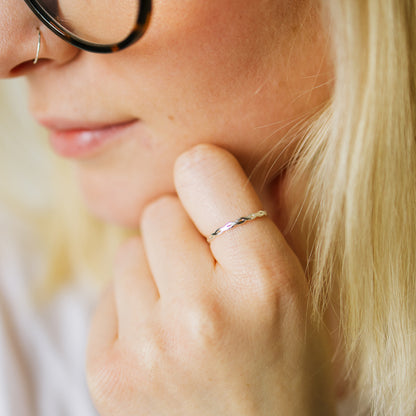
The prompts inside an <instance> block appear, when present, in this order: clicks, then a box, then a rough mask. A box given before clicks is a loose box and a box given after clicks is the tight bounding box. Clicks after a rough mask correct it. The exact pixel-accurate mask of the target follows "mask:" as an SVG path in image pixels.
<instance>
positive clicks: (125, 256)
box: [114, 237, 159, 337]
mask: <svg viewBox="0 0 416 416" xmlns="http://www.w3.org/2000/svg"><path fill="white" fill-rule="evenodd" d="M114 288H115V303H116V307H117V314H118V322H119V336H120V337H123V336H125V335H127V334H128V335H129V336H134V335H135V334H136V332H137V331H138V330H139V329H140V324H141V322H143V321H144V320H145V319H147V318H148V316H149V314H151V313H152V312H153V311H154V308H155V304H156V302H157V301H158V299H159V292H158V288H157V286H156V284H155V281H154V280H153V277H152V274H151V272H150V269H149V266H148V263H147V259H146V256H145V252H144V248H143V243H142V241H141V239H140V238H138V237H137V238H132V239H130V240H129V241H127V242H126V243H124V244H123V245H122V246H121V247H120V249H119V251H118V253H117V259H116V264H115V278H114Z"/></svg>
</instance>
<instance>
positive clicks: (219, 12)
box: [79, 0, 330, 226]
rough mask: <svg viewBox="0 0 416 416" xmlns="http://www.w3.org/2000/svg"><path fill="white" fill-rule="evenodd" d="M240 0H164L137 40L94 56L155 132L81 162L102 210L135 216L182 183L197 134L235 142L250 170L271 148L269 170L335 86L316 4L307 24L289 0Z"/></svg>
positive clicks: (122, 99)
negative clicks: (177, 165) (181, 168)
mask: <svg viewBox="0 0 416 416" xmlns="http://www.w3.org/2000/svg"><path fill="white" fill-rule="evenodd" d="M241 3H242V2H241V0H238V1H236V0H228V1H227V2H226V4H225V5H224V3H223V2H222V3H221V4H220V3H219V2H218V1H210V2H202V3H201V2H196V1H190V0H189V1H180V2H177V4H176V2H175V3H173V2H170V1H159V2H157V1H156V2H155V15H154V21H153V22H152V25H151V29H149V33H148V34H146V36H145V38H143V41H141V42H139V43H138V46H137V49H134V48H132V49H131V50H129V49H128V50H126V51H124V52H121V53H120V54H116V55H114V56H113V57H105V59H104V57H103V58H102V61H101V63H102V65H96V66H97V67H98V68H99V71H101V72H100V77H99V78H101V79H103V77H105V79H113V80H114V82H113V83H109V84H112V87H111V88H115V87H114V85H116V86H117V89H116V90H114V91H112V93H107V98H111V99H113V97H119V100H118V102H117V103H116V104H117V106H118V108H119V109H123V111H124V112H126V113H129V114H135V115H136V116H137V117H138V118H140V119H142V120H143V122H144V123H145V124H146V126H147V127H148V128H149V130H151V132H152V136H153V140H152V143H151V145H150V146H141V145H140V143H139V141H137V140H135V138H134V137H131V138H128V140H127V142H128V143H130V144H129V145H126V146H120V148H117V149H112V150H111V152H107V154H106V157H105V159H104V158H103V159H102V160H101V161H94V162H93V163H90V162H88V163H85V164H80V167H79V173H80V175H79V176H80V182H81V186H82V188H83V190H84V194H85V197H86V199H87V202H88V204H89V206H90V208H91V210H92V211H94V212H95V213H96V214H97V215H99V216H101V217H103V218H104V219H106V220H109V221H112V222H117V223H120V224H123V225H128V226H137V224H138V220H139V218H140V214H141V212H142V210H143V208H144V206H145V205H146V204H147V203H149V202H150V201H151V200H152V199H154V198H156V197H158V196H160V195H162V194H164V193H172V192H174V187H173V180H172V168H173V164H174V161H175V159H176V158H177V156H179V154H181V153H182V152H183V151H185V150H186V149H188V148H189V147H191V146H193V145H195V144H198V143H204V142H205V143H213V144H217V145H219V146H221V147H224V148H226V149H227V150H230V151H231V152H232V153H233V154H234V155H235V156H236V157H237V159H238V160H239V161H240V163H241V164H242V165H243V167H244V168H245V170H246V171H247V173H250V172H251V171H252V169H253V167H254V166H256V165H257V164H258V163H259V162H260V161H261V160H262V159H263V157H264V155H265V154H268V153H270V152H272V153H271V156H270V157H269V158H267V160H266V163H265V162H264V160H263V170H266V171H267V170H268V166H266V165H267V163H269V164H270V166H272V168H271V170H270V176H271V177H272V176H273V175H274V174H275V172H277V171H279V169H281V167H282V166H283V165H284V164H285V163H286V161H287V159H288V157H290V151H288V149H289V150H290V147H288V140H289V139H285V134H286V133H287V132H288V131H289V130H290V127H291V126H293V124H294V123H295V122H296V121H299V118H300V117H305V114H310V113H311V111H316V107H317V106H318V105H320V104H322V103H323V102H324V101H325V100H327V99H328V97H329V95H330V86H329V84H327V85H326V86H325V87H321V88H314V87H316V86H317V85H321V84H324V83H325V82H326V81H328V79H329V77H330V70H329V65H328V63H327V60H326V55H325V54H326V51H325V34H324V33H322V31H321V29H320V27H319V25H318V24H317V21H318V18H317V16H313V15H312V14H311V13H309V15H308V17H304V16H303V17H302V16H301V14H299V16H298V17H297V19H301V18H302V19H303V21H304V22H306V23H304V24H305V26H308V27H309V28H310V31H309V32H308V33H301V32H299V30H298V26H297V25H296V24H295V23H296V20H295V19H294V17H293V16H292V15H290V13H289V12H288V10H287V9H288V6H287V4H286V2H285V1H275V0H273V1H272V0H270V1H268V0H263V1H259V2H258V3H257V2H256V4H254V3H255V2H247V3H248V4H247V5H246V7H245V8H244V10H242V9H241ZM292 3H296V4H297V2H292ZM157 5H159V7H156V6H157ZM184 5H188V6H189V7H184ZM221 5H222V6H221ZM259 5H262V6H265V5H268V6H270V5H273V7H271V6H270V7H267V8H266V7H264V8H263V9H262V8H261V7H259ZM293 7H294V6H293ZM284 8H286V9H285V10H286V15H285V16H284V17H282V16H280V15H279V13H281V12H282V10H283V9H284ZM270 10H271V12H270ZM168 11H169V13H167V12H168ZM308 11H309V12H310V8H308ZM162 12H164V13H162ZM267 12H268V13H267ZM167 16H169V19H168V17H167ZM305 19H306V20H305ZM308 19H309V20H308ZM172 20H173V21H177V22H178V24H177V25H173V24H172ZM275 21H276V22H279V21H280V22H281V24H280V25H277V24H275V23H274V22H275ZM230 22H232V24H230ZM282 22H283V23H282ZM275 26H279V27H278V29H276V28H275ZM271 33H272V35H271ZM277 35H279V36H277ZM139 48H140V49H139ZM91 59H92V58H91ZM94 59H96V60H95V61H94V62H95V63H97V59H98V58H96V57H94ZM132 62H135V64H134V66H132V64H131V63H132ZM120 91H122V94H121V93H120ZM120 94H121V95H120ZM314 109H315V110H314ZM292 144H293V145H294V143H292ZM272 149H273V150H272ZM284 150H286V152H284ZM280 154H282V155H283V156H282V157H279V158H277V157H276V155H280ZM276 160H277V162H276ZM261 182H262V179H260V180H259V183H260V184H261ZM259 187H260V185H259Z"/></svg>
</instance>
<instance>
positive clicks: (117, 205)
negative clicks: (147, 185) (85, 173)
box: [80, 183, 145, 228]
mask: <svg viewBox="0 0 416 416" xmlns="http://www.w3.org/2000/svg"><path fill="white" fill-rule="evenodd" d="M88 185H90V184H88V183H87V184H86V183H81V184H80V189H81V195H82V198H83V200H84V203H85V205H86V208H87V210H88V211H89V212H90V213H91V214H92V215H93V216H95V217H97V218H98V219H100V220H102V221H104V222H106V223H110V224H114V225H117V226H120V227H124V228H138V227H139V224H140V217H141V214H142V212H143V209H144V207H145V200H144V198H143V195H142V194H141V193H140V192H135V193H133V192H129V190H125V189H123V188H119V189H112V188H111V187H99V188H97V187H94V186H88Z"/></svg>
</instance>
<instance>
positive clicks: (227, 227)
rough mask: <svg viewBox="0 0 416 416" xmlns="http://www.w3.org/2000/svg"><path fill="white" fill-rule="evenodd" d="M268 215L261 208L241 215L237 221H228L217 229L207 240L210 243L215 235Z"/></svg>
mask: <svg viewBox="0 0 416 416" xmlns="http://www.w3.org/2000/svg"><path fill="white" fill-rule="evenodd" d="M266 215H267V212H266V211H264V210H260V211H257V212H255V213H254V214H250V215H247V216H246V217H240V218H238V219H237V220H235V221H231V222H227V224H225V225H224V226H223V227H221V228H218V229H216V230H215V231H214V232H213V233H212V234H211V235H210V236H209V237H208V238H207V241H208V243H210V242H211V241H212V240H213V239H214V238H215V237H218V236H219V235H221V234H222V233H225V232H226V231H228V230H231V228H234V227H236V226H237V225H241V224H244V223H246V222H247V221H252V220H255V219H256V218H261V217H265V216H266Z"/></svg>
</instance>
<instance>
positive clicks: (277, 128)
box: [0, 0, 416, 415]
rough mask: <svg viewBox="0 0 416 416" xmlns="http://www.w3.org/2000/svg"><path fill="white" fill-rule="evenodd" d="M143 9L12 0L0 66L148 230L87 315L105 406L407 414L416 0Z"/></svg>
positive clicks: (105, 199)
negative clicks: (18, 79)
mask: <svg viewBox="0 0 416 416" xmlns="http://www.w3.org/2000/svg"><path fill="white" fill-rule="evenodd" d="M25 3H26V4H25ZM151 3H152V4H150V2H145V1H142V2H141V3H140V9H139V10H136V9H135V7H136V6H137V2H134V1H132V2H128V1H126V2H125V5H123V7H120V8H117V10H115V9H114V4H112V3H110V2H108V4H107V3H106V2H96V4H94V3H91V2H90V3H89V5H88V6H85V5H84V4H83V3H82V4H81V5H80V4H79V2H76V1H70V0H68V1H67V2H62V3H59V5H56V4H55V3H53V4H51V2H46V1H40V2H36V1H26V2H23V1H19V2H17V3H16V2H12V1H11V0H1V6H2V10H3V13H2V17H1V18H0V19H1V29H0V30H1V38H2V42H1V44H0V54H1V63H0V70H1V75H2V76H3V78H7V77H13V76H18V75H23V76H25V77H26V79H27V82H28V85H29V91H30V106H31V109H32V113H33V115H34V117H35V118H36V119H37V120H38V122H39V123H40V124H42V125H44V126H45V127H47V128H48V129H49V130H50V131H51V136H50V142H51V145H52V148H53V149H54V150H55V151H56V152H57V153H58V154H60V155H62V156H64V157H67V158H70V159H72V160H73V162H74V163H75V164H76V167H77V173H78V177H79V183H80V186H81V189H82V191H83V194H84V196H85V199H86V202H87V205H88V206H89V208H90V210H91V211H92V212H94V213H95V214H96V215H97V216H99V217H100V218H103V219H104V220H106V221H108V222H112V223H116V224H119V225H122V226H126V227H129V228H135V227H138V226H139V227H140V229H141V236H140V237H134V238H132V239H129V241H128V242H127V243H126V244H124V245H123V246H122V247H121V248H120V250H119V253H118V256H117V261H116V265H115V268H114V281H113V283H112V284H111V285H110V288H109V289H108V290H107V291H106V293H105V295H104V296H103V297H102V300H101V301H100V303H99V306H98V308H97V312H96V315H95V318H94V319H93V323H92V327H91V333H90V343H89V352H88V359H87V361H88V362H87V373H88V380H89V387H90V390H91V394H92V397H93V399H94V401H95V403H96V406H97V409H98V411H99V413H100V414H102V415H116V414H119V415H137V414H143V415H172V414H178V415H179V414H180V415H188V414H189V415H191V414H192V415H195V414H198V415H219V414H221V415H228V414H239V415H272V414H285V415H291V414H293V415H303V414H319V415H323V414H335V412H336V410H335V408H336V405H337V403H338V402H340V401H341V400H342V399H343V398H349V399H350V401H351V403H352V405H351V407H347V408H346V410H344V413H345V414H357V412H362V413H364V414H378V415H390V414H399V415H410V414H414V412H415V410H416V409H415V403H416V400H415V394H414V385H415V383H414V381H415V380H414V378H415V376H414V374H415V354H416V352H415V348H414V345H415V339H414V338H415V335H414V334H415V333H416V331H415V329H416V328H415V320H414V316H415V314H414V312H415V310H414V309H415V304H416V302H415V301H416V299H415V290H414V289H415V287H414V272H415V270H416V264H415V259H414V252H415V250H416V238H415V230H416V215H415V201H416V195H415V193H416V186H415V185H416V183H415V175H414V173H415V170H416V152H415V150H416V149H415V134H414V126H415V124H414V123H415V107H414V104H415V103H414V99H415V87H416V84H415V71H414V69H415V62H414V60H415V53H414V50H415V49H414V42H415V34H414V31H413V28H414V24H415V20H416V16H415V6H416V4H415V2H414V1H410V0H408V1H405V0H403V1H401V2H397V1H393V0H383V1H382V0H366V1H363V0H350V1H348V2H343V1H341V0H337V1H335V0H331V1H328V2H327V1H322V2H319V1H317V0H304V1H301V0H298V1H293V0H292V1H289V0H282V1H275V0H264V1H261V2H242V1H238V0H229V1H226V2H222V1H221V2H220V1H219V0H218V1H211V2H197V1H186V2H185V1H179V2H165V1H162V0H154V1H153V2H151ZM28 5H29V6H30V8H31V9H32V11H34V12H35V13H32V11H31V10H30V9H29V8H28V7H27V6H28ZM129 7H132V9H129ZM150 8H152V11H151V12H150ZM45 10H46V11H48V12H49V15H47V14H46V13H45ZM35 14H36V15H37V16H36V15H35ZM131 16H134V18H133V19H132V20H131V21H128V18H129V17H131ZM136 16H139V18H138V19H136ZM150 16H151V17H150ZM54 17H55V18H56V19H55V20H54V21H53V25H52V26H49V27H46V26H48V21H50V20H52V19H53V18H54ZM38 18H40V19H43V20H42V22H40V21H39V20H38ZM149 19H150V20H149ZM59 25H61V26H59ZM48 28H49V29H52V30H48ZM57 28H58V29H57ZM126 28H127V29H126ZM124 29H125V30H124ZM53 30H55V32H56V33H53ZM62 30H64V31H65V33H64V34H63V33H60V36H61V37H59V36H56V35H57V34H59V31H61V32H62ZM74 34H75V35H76V37H75V36H73V35H74ZM130 35H131V37H130V38H129V36H130ZM125 38H127V40H126V41H125V42H124V43H123V42H122V41H123V40H124V39H125ZM138 38H140V39H138ZM17 40H18V47H17V45H16V43H17ZM65 40H68V42H65ZM71 42H72V44H71ZM102 45H107V46H104V47H103V46H102ZM108 45H111V46H108ZM80 48H81V49H80ZM82 48H84V49H82ZM85 49H86V50H85ZM117 49H122V50H121V51H119V52H117V53H110V54H97V53H92V52H109V51H115V50H117ZM34 63H35V65H34ZM248 177H249V178H250V181H251V184H250V183H249V181H248ZM266 211H267V213H266ZM242 217H245V219H241V218H242ZM225 225H226V226H225ZM223 226H224V227H223ZM230 228H232V229H230ZM207 239H208V241H207Z"/></svg>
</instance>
